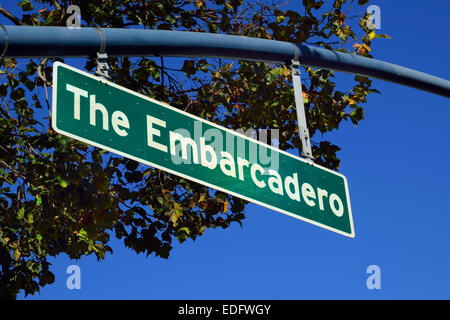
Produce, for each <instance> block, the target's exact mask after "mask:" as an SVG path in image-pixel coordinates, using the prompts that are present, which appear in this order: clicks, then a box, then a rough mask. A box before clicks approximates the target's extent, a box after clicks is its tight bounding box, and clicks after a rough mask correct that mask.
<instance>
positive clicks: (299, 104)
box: [291, 59, 314, 161]
mask: <svg viewBox="0 0 450 320" xmlns="http://www.w3.org/2000/svg"><path fill="white" fill-rule="evenodd" d="M291 73H292V82H293V85H294V97H295V109H296V111H297V121H298V130H299V134H300V140H301V141H302V156H303V157H304V158H306V159H308V160H310V161H314V157H313V155H312V150H311V139H310V137H309V131H308V125H307V124H306V115H305V105H304V104H303V95H302V81H301V73H300V62H299V61H298V59H294V60H292V64H291Z"/></svg>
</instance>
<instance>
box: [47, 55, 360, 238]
mask: <svg viewBox="0 0 450 320" xmlns="http://www.w3.org/2000/svg"><path fill="white" fill-rule="evenodd" d="M60 66H61V67H63V68H66V69H69V70H71V71H73V72H76V73H79V74H81V75H83V76H86V77H89V78H91V79H94V80H96V81H98V82H101V83H104V84H107V85H108V86H112V87H114V88H117V89H119V90H122V91H125V92H127V93H129V94H132V95H135V96H137V97H139V98H141V99H145V100H148V101H150V102H153V103H155V104H157V105H160V106H162V107H165V108H167V109H170V110H172V111H175V112H178V113H181V114H183V115H185V116H188V117H190V118H193V119H195V120H198V121H201V122H202V123H205V124H208V125H211V126H214V127H216V128H218V129H221V130H224V131H226V132H229V133H231V134H233V135H235V136H239V137H241V138H243V139H246V140H248V141H251V142H253V143H258V144H260V145H262V146H264V147H266V148H269V149H271V150H274V151H276V152H279V153H282V154H284V155H286V156H289V157H291V158H294V159H296V160H300V161H302V162H304V163H306V164H308V165H311V166H314V167H318V168H319V169H321V170H325V171H327V172H329V173H332V174H334V175H337V176H339V177H341V178H343V179H344V186H345V195H346V200H347V207H348V215H349V222H350V229H351V233H346V232H344V231H341V230H339V229H335V228H333V227H330V226H327V225H324V224H322V223H319V222H316V221H314V220H310V219H307V218H305V217H302V216H298V215H296V214H293V213H290V212H288V211H285V210H283V209H279V208H277V207H274V206H271V205H269V204H265V203H263V202H260V201H258V200H254V199H251V198H248V197H246V196H244V195H241V194H239V193H236V192H232V191H229V190H226V189H223V188H221V187H219V186H216V185H213V184H210V183H207V182H204V181H201V180H198V179H195V178H193V177H190V176H188V175H185V174H183V173H180V172H177V171H174V170H171V169H168V168H165V167H163V166H161V165H157V164H154V163H152V162H149V161H147V160H144V159H140V158H137V157H134V156H132V155H129V154H127V153H125V152H122V151H119V150H115V149H113V148H110V147H107V146H104V145H101V144H99V143H97V142H94V141H90V140H87V139H84V138H82V137H79V136H76V135H74V134H71V133H69V132H65V131H63V130H60V129H59V128H58V127H57V126H56V114H57V103H56V92H57V85H58V67H60ZM52 100H53V101H52V127H53V129H54V130H55V131H56V132H58V133H60V134H62V135H65V136H68V137H70V138H72V139H75V140H79V141H82V142H84V143H87V144H90V145H93V146H96V147H98V148H101V149H105V150H107V151H110V152H113V153H116V154H118V155H121V156H123V157H125V158H129V159H132V160H135V161H137V162H141V163H144V164H146V165H149V166H152V167H155V168H158V169H161V170H164V171H167V172H169V173H172V174H175V175H177V176H180V177H182V178H185V179H188V180H191V181H194V182H197V183H199V184H202V185H205V186H207V187H210V188H213V189H217V190H219V191H222V192H225V193H228V194H231V195H233V196H236V197H238V198H241V199H244V200H246V201H249V202H253V203H256V204H259V205H260V206H263V207H266V208H269V209H272V210H274V211H278V212H280V213H283V214H286V215H288V216H291V217H293V218H296V219H299V220H302V221H305V222H308V223H311V224H313V225H315V226H318V227H321V228H324V229H327V230H330V231H333V232H336V233H338V234H341V235H344V236H347V237H349V238H354V237H355V230H354V226H353V216H352V208H351V205H350V196H349V192H348V184H347V178H346V177H345V176H344V175H342V174H340V173H339V172H335V171H332V170H330V169H328V168H325V167H322V166H320V165H317V164H314V163H311V162H308V161H306V160H304V159H302V158H300V157H296V156H294V155H292V154H290V153H288V152H286V151H283V150H281V149H277V148H275V147H273V146H271V145H267V144H265V143H262V142H261V141H258V140H254V139H250V138H249V137H247V136H245V135H244V134H241V133H239V132H235V131H233V130H231V129H228V128H225V127H221V126H219V125H218V124H216V123H213V122H209V121H207V120H205V119H202V118H199V117H197V116H195V115H193V114H190V113H188V112H185V111H182V110H179V109H177V108H174V107H172V106H170V105H168V104H167V103H164V102H161V101H157V100H154V99H152V98H149V97H147V96H144V95H143V94H140V93H137V92H134V91H131V90H129V89H127V88H125V87H122V86H119V85H117V84H115V83H113V82H110V81H107V80H104V79H102V78H99V77H96V76H94V75H92V74H89V73H87V72H84V71H81V70H79V69H76V68H74V67H71V66H69V65H67V64H64V63H62V62H59V61H56V62H54V63H53V87H52Z"/></svg>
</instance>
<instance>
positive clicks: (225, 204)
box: [222, 201, 228, 213]
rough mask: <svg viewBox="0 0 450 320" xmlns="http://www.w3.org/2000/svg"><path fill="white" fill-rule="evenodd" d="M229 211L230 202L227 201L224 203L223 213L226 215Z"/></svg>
mask: <svg viewBox="0 0 450 320" xmlns="http://www.w3.org/2000/svg"><path fill="white" fill-rule="evenodd" d="M227 211H228V201H225V202H224V203H223V209H222V212H223V213H225V212H227Z"/></svg>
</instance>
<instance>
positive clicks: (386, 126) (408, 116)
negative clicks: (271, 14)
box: [0, 0, 450, 299]
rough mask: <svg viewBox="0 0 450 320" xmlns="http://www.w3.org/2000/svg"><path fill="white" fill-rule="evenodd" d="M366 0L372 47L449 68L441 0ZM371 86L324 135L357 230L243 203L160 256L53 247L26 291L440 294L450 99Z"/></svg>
mask: <svg viewBox="0 0 450 320" xmlns="http://www.w3.org/2000/svg"><path fill="white" fill-rule="evenodd" d="M9 3H12V1H9ZM296 3H297V2H296V1H292V4H291V6H293V7H295V6H296ZM300 3H301V2H300V1H298V7H300ZM372 3H373V4H377V5H379V6H380V8H381V19H382V25H381V30H379V31H378V32H380V33H386V34H389V35H390V36H391V37H392V39H391V40H388V39H380V40H377V41H375V42H374V50H373V54H374V57H375V58H377V59H380V60H385V61H388V62H392V63H396V64H400V65H403V66H406V67H410V68H413V69H417V70H420V71H423V72H426V73H429V74H432V75H436V76H440V77H443V78H446V79H450V64H449V62H448V56H449V55H448V52H450V41H449V37H448V28H449V22H448V13H449V12H450V2H448V1H447V0H439V1H432V2H430V1H428V2H427V1H406V0H402V1H373V2H372ZM4 6H5V7H8V6H7V5H4ZM0 22H2V23H7V22H6V21H5V19H0ZM67 62H68V63H70V60H67ZM337 79H338V81H339V83H342V84H343V85H345V83H347V82H348V81H351V80H352V76H349V75H342V74H341V75H339V76H338V78H337ZM373 86H374V87H375V88H377V89H379V90H380V91H381V95H377V94H373V95H370V96H369V100H368V103H367V104H365V105H364V108H365V112H366V117H365V120H363V121H361V122H360V124H359V126H358V127H357V128H354V127H353V125H352V124H351V123H347V124H346V125H344V126H343V127H342V128H341V130H339V131H336V132H334V133H333V134H331V135H329V136H328V138H329V139H331V141H332V142H334V143H335V144H337V145H339V146H340V147H341V148H342V150H341V151H340V152H339V156H340V158H341V160H342V165H341V168H340V172H341V173H342V174H344V175H345V176H346V177H347V179H348V183H349V189H350V198H351V203H352V210H353V218H354V224H355V232H356V237H355V238H354V239H350V238H346V237H343V236H341V235H338V234H335V233H332V232H330V231H327V230H324V229H321V228H319V227H316V226H313V225H311V224H308V223H305V222H302V221H299V220H296V219H293V218H291V217H289V216H286V215H283V214H281V213H277V212H274V211H271V210H268V209H265V208H263V207H260V206H258V205H249V206H248V207H247V208H246V211H245V214H246V216H247V218H246V219H245V220H244V224H243V227H242V228H241V227H240V226H239V225H238V224H234V225H232V226H231V227H230V228H228V229H226V230H220V229H217V230H209V231H207V232H206V233H205V235H204V236H202V237H201V238H199V239H198V240H197V241H195V242H193V241H191V240H188V241H187V242H185V243H183V244H182V245H175V248H174V249H173V251H172V253H171V256H170V257H169V259H168V260H162V259H159V258H154V257H153V256H150V257H149V258H146V257H145V256H144V255H136V254H135V253H134V252H132V251H130V250H128V249H126V248H124V247H123V245H122V244H121V242H120V241H117V240H113V242H112V247H113V249H114V254H113V255H108V256H107V259H106V260H105V261H103V262H100V263H98V262H97V260H96V259H95V257H93V256H90V257H85V258H83V259H81V260H79V261H72V260H70V259H69V258H67V257H66V256H59V257H57V258H56V259H50V262H51V263H52V264H53V268H52V270H53V272H54V273H55V275H56V282H55V283H54V284H52V285H50V286H47V287H44V288H43V289H41V293H40V294H36V295H35V296H33V297H28V298H27V299H449V298H450V291H449V288H450V273H449V270H450V255H449V249H448V248H449V244H450V232H449V231H448V230H449V228H450V206H449V202H448V201H449V200H448V199H449V196H450V183H449V181H450V169H449V167H448V164H447V159H449V158H450V149H449V148H448V146H449V143H448V141H449V139H450V131H449V125H448V124H449V120H450V103H449V100H448V99H447V98H443V97H440V96H436V95H433V94H430V93H426V92H422V91H419V90H416V89H411V88H407V87H403V86H399V85H396V84H392V83H388V82H384V81H380V80H374V82H373ZM71 264H76V265H78V266H79V267H80V268H81V272H82V274H81V277H82V278H81V286H82V288H81V290H68V289H67V288H66V279H67V277H68V275H67V274H66V273H65V271H66V268H67V267H68V266H69V265H71ZM369 265H378V266H379V267H380V268H381V289H380V290H369V289H368V288H367V287H366V279H367V277H368V276H369V275H368V274H366V268H367V267H368V266H369ZM20 297H21V298H23V295H21V296H20Z"/></svg>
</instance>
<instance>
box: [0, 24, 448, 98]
mask: <svg viewBox="0 0 450 320" xmlns="http://www.w3.org/2000/svg"><path fill="white" fill-rule="evenodd" d="M101 30H102V31H103V35H104V40H105V42H106V52H107V53H108V56H110V57H113V56H173V57H215V58H229V59H239V60H253V61H270V62H277V63H284V64H286V65H290V63H291V60H292V58H293V57H295V56H297V57H298V58H299V59H300V60H301V62H302V65H303V66H311V67H318V68H323V69H330V70H336V71H343V72H348V73H352V74H358V75H364V76H369V77H373V78H378V79H382V80H386V81H390V82H394V83H398V84H401V85H405V86H410V87H413V88H416V89H421V90H424V91H428V92H431V93H435V94H438V95H442V96H444V97H448V98H450V81H448V80H445V79H441V78H438V77H434V76H431V75H428V74H426V73H423V72H419V71H416V70H412V69H409V68H405V67H401V66H398V65H394V64H391V63H388V62H384V61H379V60H376V59H368V58H364V57H360V56H356V55H351V54H345V53H341V52H336V51H331V50H327V49H323V48H315V47H311V46H304V45H296V44H293V43H289V42H282V41H275V40H267V39H257V38H248V37H239V36H228V35H222V34H209V33H199V32H185V31H163V30H144V29H126V28H125V29H115V28H104V29H101ZM101 41H102V40H101V38H100V36H99V32H98V31H97V30H96V29H95V28H79V29H69V28H66V27H29V26H5V28H4V29H2V30H0V46H1V47H0V52H4V56H5V57H15V58H27V57H28V58H32V57H61V58H63V57H96V54H97V52H99V48H100V47H101Z"/></svg>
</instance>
